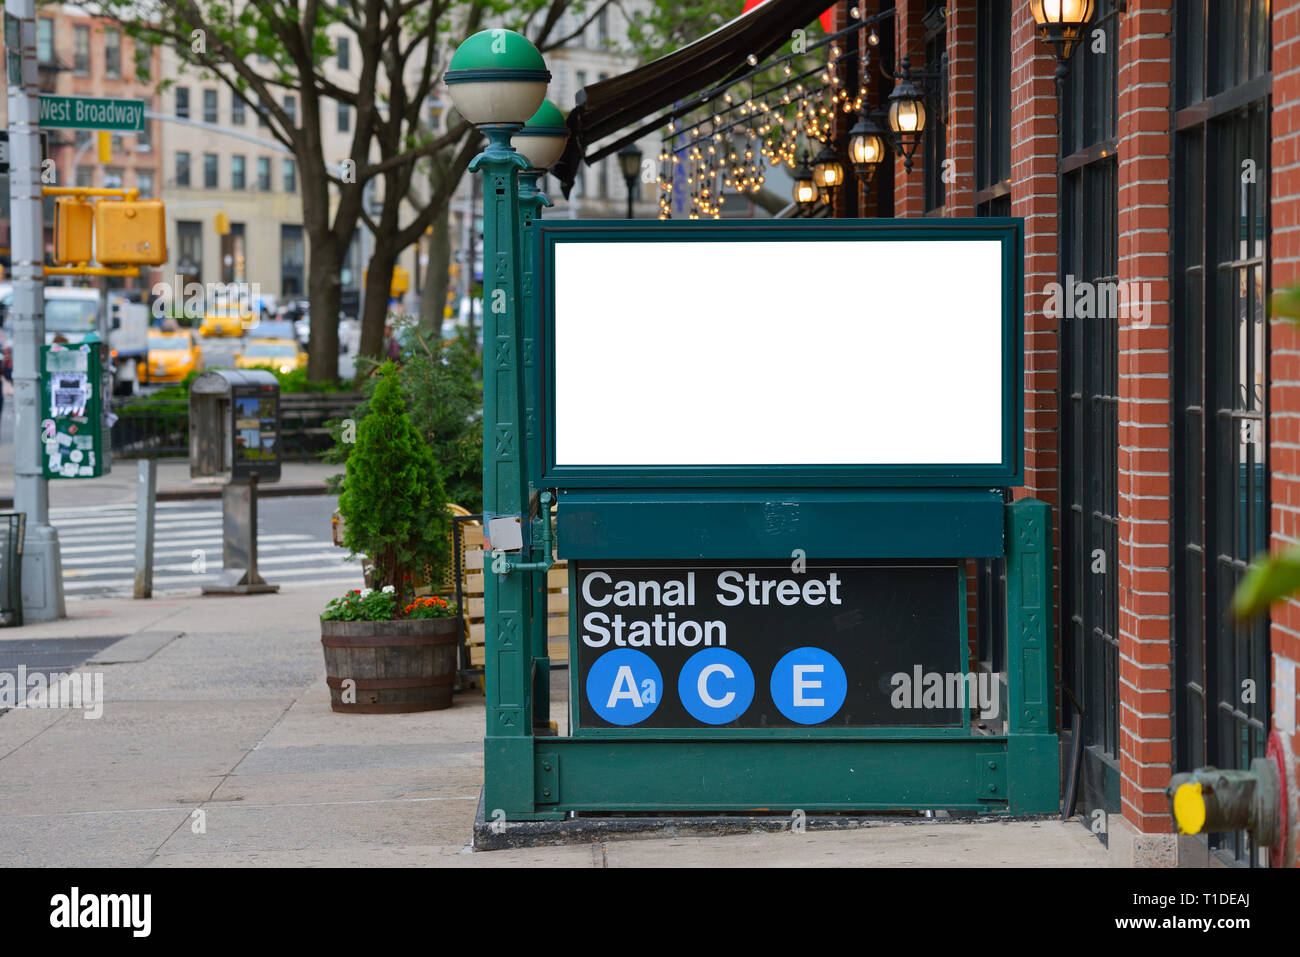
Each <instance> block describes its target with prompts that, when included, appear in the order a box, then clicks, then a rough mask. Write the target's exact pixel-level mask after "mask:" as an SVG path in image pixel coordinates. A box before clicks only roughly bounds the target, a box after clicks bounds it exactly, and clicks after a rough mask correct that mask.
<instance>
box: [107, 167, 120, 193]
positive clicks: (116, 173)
mask: <svg viewBox="0 0 1300 957" xmlns="http://www.w3.org/2000/svg"><path fill="white" fill-rule="evenodd" d="M103 186H104V188H105V189H121V188H122V167H120V166H105V167H104V182H103Z"/></svg>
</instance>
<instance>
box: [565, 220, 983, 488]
mask: <svg viewBox="0 0 1300 957" xmlns="http://www.w3.org/2000/svg"><path fill="white" fill-rule="evenodd" d="M554 266H555V268H554V285H553V295H554V343H553V350H554V360H553V361H554V376H555V404H554V434H555V461H554V465H555V466H557V467H561V468H563V467H573V466H709V465H726V466H737V465H872V466H881V465H929V464H934V465H941V464H954V465H997V464H998V463H1000V462H1001V461H1002V456H1003V453H1002V439H1003V436H1002V415H1003V406H1002V398H1003V381H1004V380H1003V372H1004V370H1003V367H1002V366H1003V360H1002V349H1003V340H1002V336H1003V324H1002V315H1003V313H1002V310H1003V296H1004V291H1003V288H1002V286H1003V272H1002V244H1001V242H999V241H998V240H996V239H991V240H962V241H948V240H926V241H916V240H913V241H907V240H870V241H867V240H827V241H799V242H790V241H772V242H767V241H762V242H743V241H735V242H732V241H706V242H701V241H671V240H670V241H663V242H576V241H574V242H570V241H565V242H557V243H556V244H555V246H554Z"/></svg>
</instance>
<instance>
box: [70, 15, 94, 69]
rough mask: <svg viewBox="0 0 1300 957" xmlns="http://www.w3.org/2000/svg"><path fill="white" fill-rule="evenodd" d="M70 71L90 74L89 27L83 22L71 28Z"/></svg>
mask: <svg viewBox="0 0 1300 957" xmlns="http://www.w3.org/2000/svg"><path fill="white" fill-rule="evenodd" d="M72 72H73V73H76V74H77V75H78V76H89V75H90V27H88V26H86V25H85V24H83V23H78V24H75V25H74V26H73V28H72Z"/></svg>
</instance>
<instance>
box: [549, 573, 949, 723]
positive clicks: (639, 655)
mask: <svg viewBox="0 0 1300 957" xmlns="http://www.w3.org/2000/svg"><path fill="white" fill-rule="evenodd" d="M574 567H575V579H576V581H577V584H578V588H577V593H576V595H575V601H576V608H577V613H578V614H577V633H578V642H577V650H578V669H577V670H578V674H577V682H578V689H577V693H576V694H575V696H574V697H575V699H576V700H578V701H579V713H578V718H579V720H578V724H579V726H580V727H610V726H616V727H620V726H621V727H629V726H633V725H635V726H638V727H647V728H699V727H707V726H712V727H720V726H729V727H736V728H742V727H743V728H762V727H809V726H813V725H821V726H839V727H880V726H894V727H899V726H913V727H961V726H962V709H961V708H960V706H959V705H960V702H954V701H952V700H947V699H946V698H945V696H944V695H943V694H942V693H933V692H934V691H935V690H936V689H937V690H939V691H942V690H943V689H942V688H940V687H939V685H940V683H941V681H943V680H944V679H934V678H933V677H931V678H930V683H931V684H932V685H934V686H935V687H934V688H932V689H930V690H931V691H932V693H931V694H930V695H929V697H928V698H927V697H923V694H922V692H923V691H924V690H926V689H925V688H924V687H916V688H913V687H912V686H913V685H914V684H920V685H924V683H925V679H926V677H927V676H934V675H940V676H947V675H960V674H962V673H963V672H964V671H965V660H964V656H963V654H962V651H963V648H964V643H963V641H962V634H963V632H964V623H965V607H964V605H965V602H964V597H965V596H964V589H965V578H964V576H962V575H961V574H960V569H959V568H958V565H957V563H956V562H953V561H947V562H933V561H930V562H916V563H899V562H868V561H846V562H832V563H822V562H807V563H806V565H805V566H804V567H801V569H800V570H799V571H792V570H791V563H790V562H789V561H785V562H773V561H754V560H749V561H742V562H731V563H728V562H690V563H685V562H653V563H651V562H601V563H587V562H575V566H574ZM918 678H919V679H920V681H919V682H918V680H917V679H918ZM973 697H974V696H972V699H973ZM972 703H974V701H973V700H972Z"/></svg>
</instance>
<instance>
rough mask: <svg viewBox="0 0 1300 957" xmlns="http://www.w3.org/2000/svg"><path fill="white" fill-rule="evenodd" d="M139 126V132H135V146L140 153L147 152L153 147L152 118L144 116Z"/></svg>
mask: <svg viewBox="0 0 1300 957" xmlns="http://www.w3.org/2000/svg"><path fill="white" fill-rule="evenodd" d="M150 109H152V107H150ZM141 126H142V129H141V130H140V132H139V133H136V134H135V148H136V150H137V151H139V152H141V153H148V152H149V151H150V150H152V149H153V120H151V119H149V118H148V117H147V116H146V117H145V118H144V123H143V124H141Z"/></svg>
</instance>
